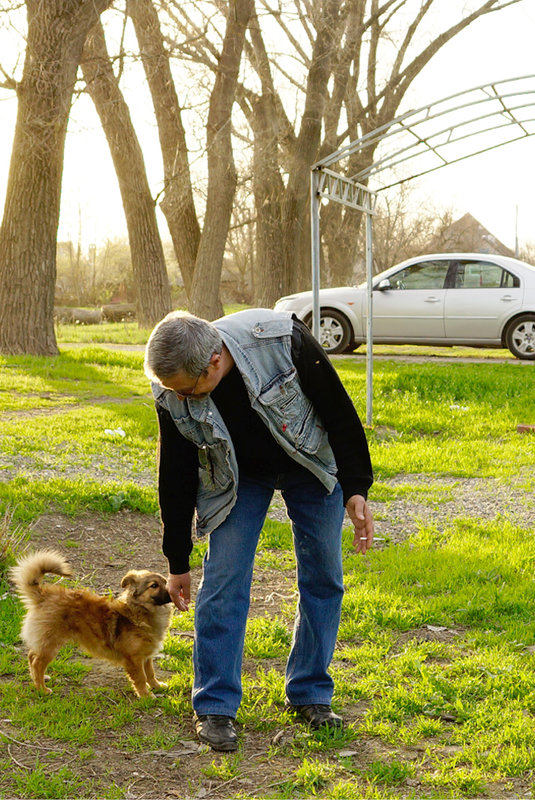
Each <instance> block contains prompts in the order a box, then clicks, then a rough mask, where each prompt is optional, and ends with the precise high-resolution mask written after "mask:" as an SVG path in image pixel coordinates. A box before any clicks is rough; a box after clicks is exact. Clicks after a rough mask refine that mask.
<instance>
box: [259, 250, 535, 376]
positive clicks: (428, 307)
mask: <svg viewBox="0 0 535 801" xmlns="http://www.w3.org/2000/svg"><path fill="white" fill-rule="evenodd" d="M320 307H321V313H320V341H321V344H322V345H323V347H324V348H325V350H326V351H327V353H342V352H344V351H350V350H353V349H354V348H356V347H357V346H358V345H360V344H362V343H363V342H365V341H366V317H367V292H366V284H365V283H364V284H359V286H357V287H354V286H347V287H340V288H338V289H322V290H320ZM274 308H275V311H292V312H294V313H295V314H296V315H297V317H299V318H300V319H301V320H304V321H305V322H306V323H307V324H308V325H312V292H299V293H297V294H295V295H288V296H287V297H284V298H281V299H280V300H278V301H277V303H276V304H275V307H274ZM373 341H374V342H375V343H379V344H388V343H389V344H397V345H407V344H413V345H470V346H474V347H480V348H481V347H484V348H504V347H507V348H509V350H510V351H511V353H512V354H513V355H514V356H516V357H517V358H518V359H532V360H535V267H532V266H531V265H530V264H526V263H525V262H522V261H518V260H517V259H511V258H508V257H506V256H494V255H492V256H491V255H486V254H481V253H438V254H434V255H430V256H419V257H418V258H414V259H408V260H407V261H404V262H402V263H401V264H397V265H396V266H395V267H390V269H388V270H385V271H384V272H382V273H379V274H378V275H376V276H374V278H373Z"/></svg>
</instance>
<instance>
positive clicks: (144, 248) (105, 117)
mask: <svg viewBox="0 0 535 801" xmlns="http://www.w3.org/2000/svg"><path fill="white" fill-rule="evenodd" d="M82 70H83V75H84V79H85V81H86V86H87V91H88V93H89V95H90V96H91V98H92V100H93V102H94V104H95V108H96V110H97V113H98V115H99V117H100V121H101V123H102V128H103V130H104V133H105V135H106V139H107V140H108V145H109V148H110V153H111V156H112V159H113V164H114V166H115V172H116V174H117V179H118V181H119V186H120V190H121V197H122V201H123V208H124V212H125V217H126V224H127V228H128V239H129V241H130V252H131V256H132V270H133V273H134V281H135V285H136V290H137V292H136V305H137V319H138V323H139V325H140V326H142V327H151V326H153V325H155V324H156V323H157V322H158V321H159V320H161V319H162V317H164V316H165V315H166V314H167V313H168V312H169V311H170V309H171V293H170V291H169V281H168V278H167V270H166V266H165V257H164V252H163V247H162V242H161V239H160V234H159V231H158V224H157V221H156V212H155V206H154V200H153V198H152V195H151V191H150V187H149V182H148V179H147V173H146V170H145V162H144V160H143V153H142V151H141V147H140V145H139V142H138V139H137V136H136V132H135V130H134V126H133V124H132V120H131V117H130V112H129V110H128V106H127V104H126V102H125V100H124V97H123V95H122V92H121V90H120V88H119V84H118V81H117V78H116V77H115V74H114V72H113V68H112V65H111V62H110V58H109V55H108V51H107V48H106V40H105V37H104V30H103V28H102V25H101V24H100V22H99V23H97V25H95V27H94V28H93V30H92V31H91V32H90V34H89V36H88V38H87V40H86V43H85V47H84V52H83V57H82Z"/></svg>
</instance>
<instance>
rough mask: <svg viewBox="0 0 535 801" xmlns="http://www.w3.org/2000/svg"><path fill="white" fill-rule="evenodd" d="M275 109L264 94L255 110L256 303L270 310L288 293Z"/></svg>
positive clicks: (282, 190) (253, 121)
mask: <svg viewBox="0 0 535 801" xmlns="http://www.w3.org/2000/svg"><path fill="white" fill-rule="evenodd" d="M271 105H272V99H271V97H270V96H269V95H267V94H263V95H262V96H261V97H259V98H258V100H257V101H256V102H255V104H254V107H253V110H252V125H253V131H254V160H253V192H254V197H255V206H256V213H257V216H256V242H257V246H256V271H255V273H256V280H255V302H256V303H257V304H258V306H261V307H266V308H271V306H273V304H274V303H275V301H276V300H277V299H278V298H280V297H281V295H283V294H284V290H285V285H284V248H283V241H282V220H281V198H282V196H283V194H284V185H283V182H282V179H281V177H280V173H279V170H278V142H277V137H276V134H275V133H274V130H275V126H274V122H273V111H272V109H271Z"/></svg>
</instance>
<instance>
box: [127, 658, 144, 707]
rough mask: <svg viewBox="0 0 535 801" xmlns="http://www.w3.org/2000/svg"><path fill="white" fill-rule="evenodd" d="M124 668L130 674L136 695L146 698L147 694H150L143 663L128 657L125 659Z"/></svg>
mask: <svg viewBox="0 0 535 801" xmlns="http://www.w3.org/2000/svg"><path fill="white" fill-rule="evenodd" d="M124 669H125V670H126V672H127V674H128V678H129V679H130V681H131V683H132V686H133V688H134V690H135V692H136V695H138V696H139V697H140V698H145V697H146V696H147V695H150V692H149V691H148V689H147V677H146V676H145V670H144V667H143V664H142V663H139V662H134V661H133V660H131V659H128V660H126V661H125V664H124Z"/></svg>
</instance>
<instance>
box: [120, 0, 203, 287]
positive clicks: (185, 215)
mask: <svg viewBox="0 0 535 801" xmlns="http://www.w3.org/2000/svg"><path fill="white" fill-rule="evenodd" d="M127 11H128V14H129V16H130V17H131V18H132V21H133V23H134V28H135V31H136V37H137V40H138V43H139V47H140V50H141V59H142V61H143V67H144V69H145V75H146V76H147V81H148V84H149V88H150V92H151V95H152V102H153V105H154V112H155V114H156V120H157V122H158V134H159V137H160V147H161V151H162V158H163V167H164V178H165V194H164V198H163V200H162V202H161V204H160V207H161V209H162V211H163V213H164V214H165V218H166V220H167V225H168V227H169V233H170V234H171V239H172V241H173V248H174V251H175V255H176V259H177V262H178V266H179V268H180V272H181V274H182V278H183V281H184V288H185V290H186V292H187V294H188V296H189V295H190V292H191V285H192V282H193V273H194V271H195V262H196V259H197V252H198V249H199V241H200V238H201V231H200V226H199V221H198V219H197V214H196V211H195V204H194V202H193V190H192V185H191V176H190V171H189V163H188V149H187V145H186V134H185V131H184V127H183V125H182V118H181V109H180V105H179V102H178V97H177V93H176V89H175V85H174V83H173V77H172V74H171V68H170V64H169V53H168V52H167V50H166V48H165V45H164V40H163V36H162V32H161V29H160V23H159V19H158V13H157V11H156V9H155V7H154V5H153V3H152V0H128V3H127Z"/></svg>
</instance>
